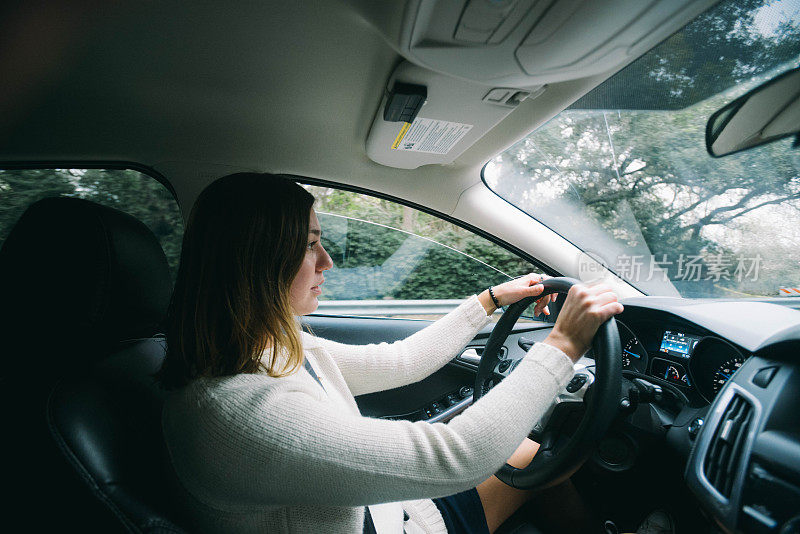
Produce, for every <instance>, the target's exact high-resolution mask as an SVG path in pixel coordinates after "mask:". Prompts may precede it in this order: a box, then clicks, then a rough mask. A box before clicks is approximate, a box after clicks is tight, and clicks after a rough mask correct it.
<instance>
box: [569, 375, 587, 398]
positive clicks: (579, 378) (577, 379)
mask: <svg viewBox="0 0 800 534" xmlns="http://www.w3.org/2000/svg"><path fill="white" fill-rule="evenodd" d="M587 379H588V377H587V376H586V375H585V374H583V373H580V374H577V375H575V376H573V377H572V380H570V381H569V383H568V384H567V391H569V392H570V393H575V392H576V391H578V390H579V389H581V388H582V387H583V385H584V384H585V383H586V380H587Z"/></svg>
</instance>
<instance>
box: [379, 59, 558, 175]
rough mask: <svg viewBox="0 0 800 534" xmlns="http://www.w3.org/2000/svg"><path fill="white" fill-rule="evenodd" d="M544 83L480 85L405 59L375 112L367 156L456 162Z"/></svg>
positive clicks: (414, 163) (399, 162)
mask: <svg viewBox="0 0 800 534" xmlns="http://www.w3.org/2000/svg"><path fill="white" fill-rule="evenodd" d="M544 89H545V88H544V87H534V88H527V89H525V90H522V89H515V88H510V87H492V86H487V85H479V84H474V83H471V82H467V81H464V80H460V79H456V78H452V77H450V76H446V75H443V74H438V73H435V72H432V71H429V70H427V69H424V68H422V67H418V66H416V65H412V64H411V63H408V62H404V63H402V64H400V65H399V66H398V67H397V69H396V70H395V72H394V73H393V74H392V76H391V78H390V79H389V82H388V84H387V87H386V92H385V94H384V97H383V100H382V101H381V105H380V107H379V108H378V111H377V113H376V114H375V120H374V121H373V122H372V128H371V129H370V132H369V136H368V137H367V156H369V158H370V159H371V160H372V161H374V162H376V163H380V164H381V165H386V166H387V167H396V168H399V169H415V168H417V167H420V166H421V165H431V164H437V163H438V164H443V163H451V162H453V160H455V159H456V158H457V157H458V156H459V155H461V153H462V152H464V150H466V149H467V148H469V147H470V146H472V145H473V144H474V143H475V141H477V140H478V139H480V138H481V137H483V136H484V135H485V134H486V133H487V132H488V131H489V130H491V129H492V127H494V125H495V124H497V123H498V122H500V121H501V120H503V118H504V117H505V116H506V115H508V114H509V113H510V112H511V111H513V110H514V108H515V107H516V106H517V105H518V104H519V103H520V102H521V101H522V100H525V99H526V98H535V97H536V96H538V95H540V94H541V93H542V92H543V91H544Z"/></svg>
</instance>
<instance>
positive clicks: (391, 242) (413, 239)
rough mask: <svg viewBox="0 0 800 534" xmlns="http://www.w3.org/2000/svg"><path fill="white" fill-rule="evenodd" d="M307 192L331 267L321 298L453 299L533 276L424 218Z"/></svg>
mask: <svg viewBox="0 0 800 534" xmlns="http://www.w3.org/2000/svg"><path fill="white" fill-rule="evenodd" d="M307 189H309V191H311V192H312V194H314V196H315V197H316V199H317V201H316V204H315V208H316V210H317V212H318V213H322V214H323V215H320V224H321V225H322V230H323V245H324V246H325V248H326V249H327V250H328V253H329V254H330V255H331V257H332V258H333V261H334V264H335V267H334V269H333V270H332V271H331V272H330V273H328V274H327V275H326V278H327V281H326V283H325V291H324V293H323V297H322V298H324V299H329V300H336V299H411V300H413V299H458V298H465V297H467V296H469V295H472V294H475V293H476V292H479V291H481V290H482V289H484V288H486V287H488V286H490V285H495V284H498V283H500V282H502V281H504V280H507V279H508V276H512V277H513V276H519V275H522V274H526V273H528V272H530V271H531V266H530V265H529V264H528V263H527V262H525V261H523V260H521V259H519V258H518V257H516V256H514V255H513V254H511V253H510V252H508V251H507V250H505V249H503V248H502V247H500V246H498V245H495V244H494V243H492V242H490V241H488V240H486V239H484V238H482V237H479V236H477V235H475V234H473V233H472V232H469V231H467V230H464V229H462V228H460V227H458V226H455V225H453V224H450V223H448V222H446V221H444V220H442V219H439V218H437V217H434V216H432V215H429V214H427V213H423V212H419V211H416V210H413V209H410V208H407V207H404V206H402V205H400V204H397V203H394V202H390V201H386V200H381V199H378V198H374V197H369V196H366V195H359V194H355V193H349V192H346V191H339V190H334V189H328V188H321V187H313V186H307ZM324 214H332V215H324ZM507 275H508V276H507Z"/></svg>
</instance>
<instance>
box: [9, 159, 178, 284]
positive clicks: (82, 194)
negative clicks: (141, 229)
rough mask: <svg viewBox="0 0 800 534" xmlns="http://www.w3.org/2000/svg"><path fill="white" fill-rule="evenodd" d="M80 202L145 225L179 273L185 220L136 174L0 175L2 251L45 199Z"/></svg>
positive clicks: (163, 191)
mask: <svg viewBox="0 0 800 534" xmlns="http://www.w3.org/2000/svg"><path fill="white" fill-rule="evenodd" d="M58 196H65V197H77V198H83V199H86V200H91V201H93V202H97V203H98V204H102V205H104V206H108V207H111V208H115V209H118V210H120V211H124V212H126V213H128V214H130V215H132V216H134V217H136V218H137V219H139V220H140V221H142V222H143V223H144V224H145V225H147V227H148V228H150V230H152V232H153V233H154V234H155V236H156V237H157V238H158V240H159V242H160V243H161V247H162V248H163V249H164V253H165V254H166V256H167V261H168V262H169V266H170V270H171V272H172V276H173V277H174V276H175V274H176V273H177V270H178V261H179V258H180V253H181V239H182V238H183V218H182V217H181V213H180V208H179V207H178V203H177V202H176V201H175V198H174V197H173V196H172V194H171V193H170V192H169V191H168V190H167V188H166V187H164V185H162V184H161V183H160V182H158V181H157V180H155V179H153V178H151V177H150V176H147V175H145V174H142V173H140V172H137V171H132V170H116V169H13V170H0V246H2V243H3V242H5V239H6V237H7V236H8V234H9V232H10V231H11V229H12V228H13V227H14V224H16V222H17V220H18V219H19V218H20V216H21V215H22V214H23V213H24V212H25V210H26V209H27V208H28V206H30V205H31V204H33V203H34V202H36V201H37V200H41V199H43V198H47V197H58Z"/></svg>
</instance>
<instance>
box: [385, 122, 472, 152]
mask: <svg viewBox="0 0 800 534" xmlns="http://www.w3.org/2000/svg"><path fill="white" fill-rule="evenodd" d="M471 129H472V125H471V124H462V123H460V122H448V121H439V120H435V119H423V118H422V117H417V118H416V119H414V122H413V123H412V124H411V125H410V126H409V124H408V123H405V124H404V125H403V127H402V128H401V129H400V133H399V134H397V137H396V138H395V140H394V143H392V150H406V151H408V152H426V153H428V154H447V153H448V152H450V150H451V149H452V148H453V147H454V146H455V145H456V143H458V142H459V141H461V139H462V138H463V137H464V136H465V135H467V132H469V131H470V130H471Z"/></svg>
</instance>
